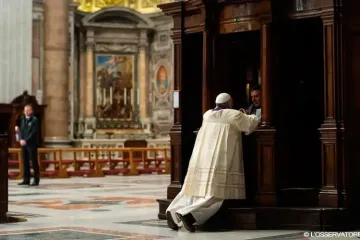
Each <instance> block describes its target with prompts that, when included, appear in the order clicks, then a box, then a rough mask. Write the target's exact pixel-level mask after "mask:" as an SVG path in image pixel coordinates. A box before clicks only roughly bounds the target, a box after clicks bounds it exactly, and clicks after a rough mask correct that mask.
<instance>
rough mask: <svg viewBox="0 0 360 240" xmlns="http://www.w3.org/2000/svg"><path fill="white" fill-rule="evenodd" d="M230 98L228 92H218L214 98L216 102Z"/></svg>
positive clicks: (220, 102)
mask: <svg viewBox="0 0 360 240" xmlns="http://www.w3.org/2000/svg"><path fill="white" fill-rule="evenodd" d="M230 99H231V96H230V94H228V93H220V94H219V95H218V96H217V97H216V100H215V103H216V104H222V103H226V102H228V101H229V100H230Z"/></svg>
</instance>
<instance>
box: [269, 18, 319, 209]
mask: <svg viewBox="0 0 360 240" xmlns="http://www.w3.org/2000/svg"><path fill="white" fill-rule="evenodd" d="M272 31H273V41H272V42H273V51H272V53H273V59H272V63H273V64H272V69H273V76H272V79H273V84H274V88H273V91H274V94H273V96H274V98H273V104H274V105H273V109H274V115H273V116H274V125H275V128H276V148H277V149H276V154H275V157H276V163H277V171H276V173H277V177H278V179H277V186H278V187H279V189H281V191H283V192H282V193H284V191H285V192H286V191H289V192H294V190H295V189H296V190H298V191H301V192H302V193H301V195H302V196H305V195H306V194H310V195H311V196H312V197H309V199H312V200H311V201H312V203H305V202H303V203H304V204H310V205H315V204H316V201H317V193H318V192H317V191H318V189H319V188H320V187H321V145H320V139H319V138H320V134H319V131H318V128H319V127H320V125H321V124H322V122H323V119H324V76H323V35H322V22H321V19H320V18H312V19H301V20H291V21H287V22H281V23H274V24H273V28H272ZM285 195H286V194H285ZM280 196H281V192H280ZM304 199H305V197H304ZM309 201H310V200H309ZM287 202H289V201H287ZM297 204H300V203H297Z"/></svg>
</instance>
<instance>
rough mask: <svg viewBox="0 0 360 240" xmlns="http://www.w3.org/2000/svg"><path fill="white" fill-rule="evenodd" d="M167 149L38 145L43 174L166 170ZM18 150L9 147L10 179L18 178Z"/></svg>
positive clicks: (64, 175) (99, 174)
mask: <svg viewBox="0 0 360 240" xmlns="http://www.w3.org/2000/svg"><path fill="white" fill-rule="evenodd" d="M168 151H169V149H167V148H99V149H96V148H39V149H38V162H39V165H40V174H41V176H42V177H55V178H67V177H71V176H87V177H103V176H105V175H117V174H123V175H138V174H141V173H153V172H156V173H159V174H162V173H169V170H170V159H169V158H168ZM22 169H23V161H22V154H21V149H19V148H10V149H9V171H8V176H9V178H10V179H21V178H22V177H23V176H22Z"/></svg>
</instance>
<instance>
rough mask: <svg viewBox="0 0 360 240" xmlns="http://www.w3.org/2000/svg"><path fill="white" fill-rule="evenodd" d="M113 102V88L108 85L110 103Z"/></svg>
mask: <svg viewBox="0 0 360 240" xmlns="http://www.w3.org/2000/svg"><path fill="white" fill-rule="evenodd" d="M112 103H113V89H112V87H110V104H112Z"/></svg>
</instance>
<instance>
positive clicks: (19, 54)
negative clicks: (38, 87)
mask: <svg viewBox="0 0 360 240" xmlns="http://www.w3.org/2000/svg"><path fill="white" fill-rule="evenodd" d="M32 15H33V14H32V1H30V0H16V1H15V0H0V53H1V59H0V81H1V87H0V103H9V102H11V100H13V99H14V98H15V97H17V96H18V95H21V94H22V92H23V91H24V90H28V91H29V93H31V92H32V79H31V78H32V67H31V65H32V64H31V61H32V41H31V39H32V18H33V16H32Z"/></svg>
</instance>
